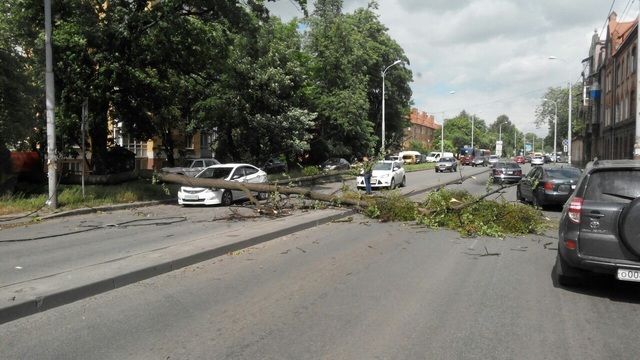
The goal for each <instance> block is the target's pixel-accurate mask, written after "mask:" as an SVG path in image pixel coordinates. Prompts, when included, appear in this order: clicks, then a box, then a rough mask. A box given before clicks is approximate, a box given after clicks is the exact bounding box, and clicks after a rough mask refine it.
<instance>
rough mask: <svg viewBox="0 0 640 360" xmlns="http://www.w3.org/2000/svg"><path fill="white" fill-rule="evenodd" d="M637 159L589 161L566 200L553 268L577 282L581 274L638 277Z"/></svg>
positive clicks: (639, 170) (565, 278)
mask: <svg viewBox="0 0 640 360" xmlns="http://www.w3.org/2000/svg"><path fill="white" fill-rule="evenodd" d="M639 219H640V161H634V160H605V161H594V162H592V163H589V164H588V165H587V167H586V168H585V170H584V171H583V172H582V175H581V176H580V179H579V181H578V184H577V187H576V189H575V191H574V192H573V194H572V195H571V197H570V198H569V200H567V202H566V203H565V204H564V207H563V209H562V214H561V216H560V224H559V230H558V235H559V236H558V254H557V257H556V265H555V272H556V274H557V275H558V282H559V283H560V284H561V285H564V286H566V285H577V284H579V283H580V282H581V280H583V275H584V273H585V272H596V273H604V274H613V275H616V278H617V279H618V280H623V281H636V282H637V281H640V237H639V234H640V221H639Z"/></svg>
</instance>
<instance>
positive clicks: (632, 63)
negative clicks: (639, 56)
mask: <svg viewBox="0 0 640 360" xmlns="http://www.w3.org/2000/svg"><path fill="white" fill-rule="evenodd" d="M637 66H638V64H636V48H635V47H634V48H633V49H631V54H630V58H629V72H636V68H637Z"/></svg>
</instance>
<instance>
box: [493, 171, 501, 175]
mask: <svg viewBox="0 0 640 360" xmlns="http://www.w3.org/2000/svg"><path fill="white" fill-rule="evenodd" d="M493 174H494V175H502V170H494V171H493Z"/></svg>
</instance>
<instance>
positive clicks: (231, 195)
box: [178, 164, 267, 206]
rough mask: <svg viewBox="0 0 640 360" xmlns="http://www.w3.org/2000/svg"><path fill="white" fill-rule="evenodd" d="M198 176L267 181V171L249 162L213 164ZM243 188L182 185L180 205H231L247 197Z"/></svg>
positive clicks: (248, 181)
mask: <svg viewBox="0 0 640 360" xmlns="http://www.w3.org/2000/svg"><path fill="white" fill-rule="evenodd" d="M195 177H196V178H201V179H220V180H227V181H237V182H245V183H266V182H267V173H266V172H264V171H262V170H260V169H258V168H257V167H255V166H253V165H249V164H221V165H213V166H209V167H208V168H206V169H204V170H202V171H201V172H200V173H198V175H196V176H195ZM246 197H247V194H246V193H245V192H244V191H241V190H229V189H217V188H202V187H191V186H182V187H181V188H180V191H178V204H180V205H216V204H222V205H225V206H228V205H231V203H233V202H234V201H235V200H239V199H245V198H246Z"/></svg>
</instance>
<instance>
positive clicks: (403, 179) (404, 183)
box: [400, 176, 407, 187]
mask: <svg viewBox="0 0 640 360" xmlns="http://www.w3.org/2000/svg"><path fill="white" fill-rule="evenodd" d="M405 186H407V177H406V176H403V177H402V184H400V187H405Z"/></svg>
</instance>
